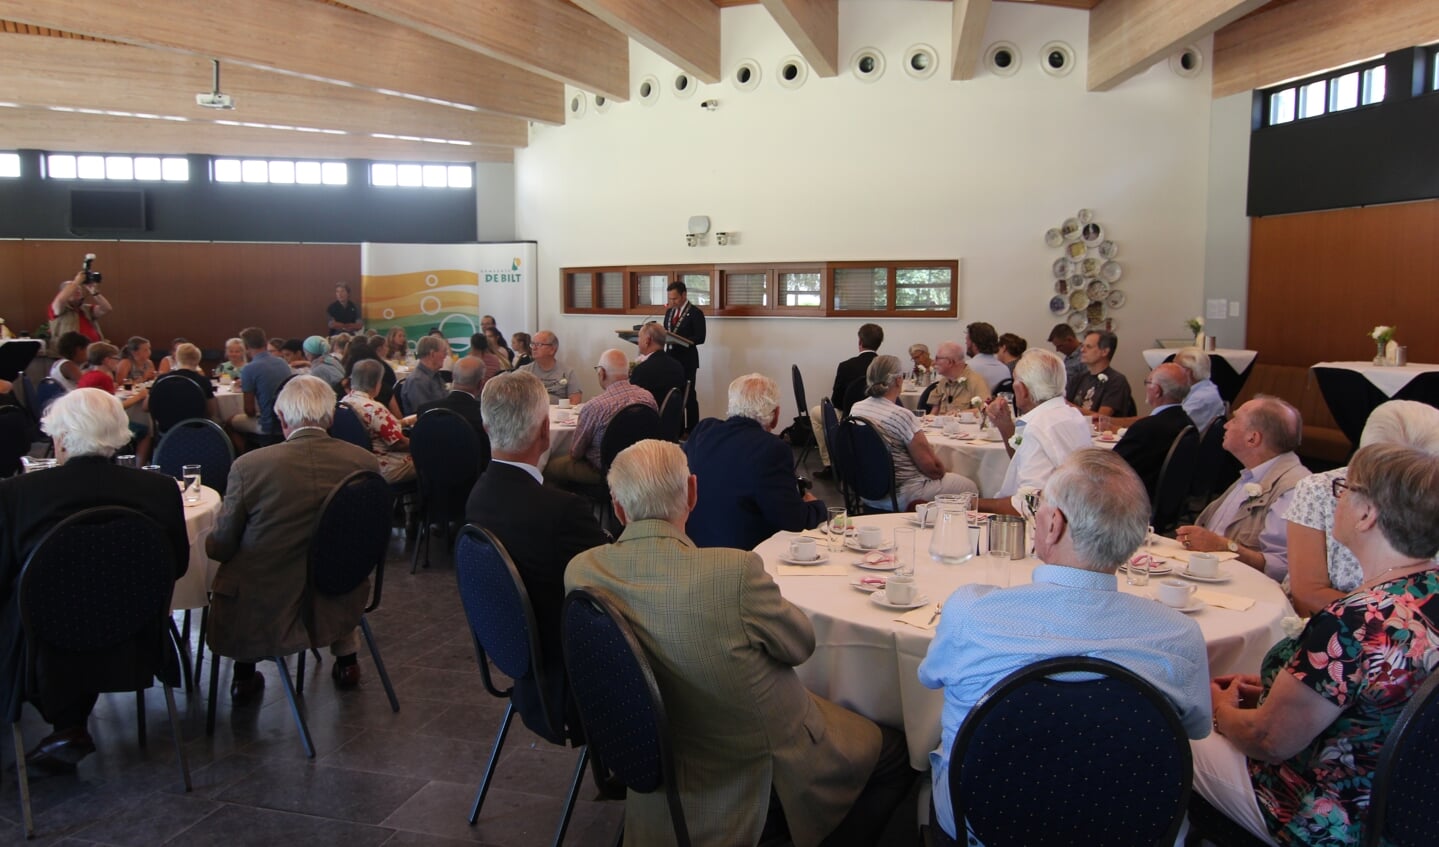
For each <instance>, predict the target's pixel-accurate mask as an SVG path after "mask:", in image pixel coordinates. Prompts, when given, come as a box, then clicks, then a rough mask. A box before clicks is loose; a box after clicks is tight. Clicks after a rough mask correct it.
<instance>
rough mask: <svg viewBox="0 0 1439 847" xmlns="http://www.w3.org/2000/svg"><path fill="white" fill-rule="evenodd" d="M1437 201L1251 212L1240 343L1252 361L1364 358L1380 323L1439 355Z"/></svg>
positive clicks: (1431, 358) (1420, 354)
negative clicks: (1254, 354)
mask: <svg viewBox="0 0 1439 847" xmlns="http://www.w3.org/2000/svg"><path fill="white" fill-rule="evenodd" d="M1436 316H1439V201H1433V200H1430V201H1424V202H1419V203H1400V204H1394V205H1389V206H1369V207H1363V208H1354V209H1336V210H1333V211H1326V212H1307V213H1304V214H1296V215H1276V216H1273V217H1264V218H1254V219H1253V220H1252V221H1251V224H1250V254H1249V318H1248V322H1247V324H1246V333H1247V344H1248V346H1249V347H1250V348H1251V349H1254V350H1258V351H1259V356H1260V361H1263V362H1267V363H1269V364H1275V365H1301V366H1305V367H1307V366H1309V365H1311V364H1313V363H1315V362H1321V361H1353V360H1369V359H1372V358H1373V357H1374V342H1372V341H1370V340H1369V332H1370V331H1371V330H1372V329H1373V328H1374V327H1375V326H1376V325H1378V324H1390V325H1394V326H1397V327H1398V330H1399V331H1398V335H1397V339H1398V341H1399V343H1400V344H1404V345H1406V346H1408V348H1409V361H1411V362H1439V333H1435V332H1434V329H1433V321H1434V319H1435V317H1436Z"/></svg>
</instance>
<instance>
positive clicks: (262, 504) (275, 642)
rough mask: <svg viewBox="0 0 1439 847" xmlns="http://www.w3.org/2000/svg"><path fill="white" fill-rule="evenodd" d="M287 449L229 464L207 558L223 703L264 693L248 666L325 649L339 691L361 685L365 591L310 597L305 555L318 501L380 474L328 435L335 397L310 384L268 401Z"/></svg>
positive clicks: (370, 458)
mask: <svg viewBox="0 0 1439 847" xmlns="http://www.w3.org/2000/svg"><path fill="white" fill-rule="evenodd" d="M275 415H276V418H277V419H278V421H279V424H280V430H281V432H282V433H283V434H284V438H285V440H284V442H283V443H280V444H275V445H272V446H270V447H266V448H264V449H262V450H252V451H250V452H249V453H246V454H245V455H243V456H241V457H240V458H238V459H236V460H235V464H234V465H233V466H231V468H230V478H229V482H228V484H227V486H226V489H225V502H224V505H223V506H221V508H220V516H219V519H218V520H217V521H216V523H215V529H214V530H213V531H212V532H211V533H210V537H209V538H208V539H206V541H205V552H206V553H208V554H209V556H210V558H211V559H214V560H215V561H217V562H219V563H220V568H219V570H217V571H216V572H215V580H214V582H213V583H212V584H211V586H210V624H209V635H208V637H207V641H208V642H209V644H210V649H211V650H214V651H215V652H216V653H217V654H219V655H221V656H230V657H232V658H234V659H235V670H234V676H233V680H232V682H231V684H230V702H231V704H232V705H234V706H241V705H245V704H246V703H251V702H254V701H255V700H256V699H257V698H258V696H259V694H260V692H261V691H262V690H263V689H264V687H265V678H264V677H263V676H261V675H260V674H258V673H256V672H255V659H257V658H259V657H263V656H274V655H286V654H289V653H294V652H299V651H301V650H307V649H309V648H311V647H316V648H318V647H324V646H326V645H328V646H329V648H330V652H331V654H333V655H334V656H335V657H336V659H335V664H334V665H333V666H332V667H331V676H332V677H333V678H334V680H335V684H336V685H337V686H339V687H340V688H353V687H355V686H356V685H358V684H359V681H360V666H359V665H358V664H356V659H355V654H356V652H357V651H358V650H359V638H358V637H357V635H356V631H355V627H356V626H358V625H359V623H360V613H361V612H363V611H364V608H365V603H366V602H368V600H369V596H370V583H369V580H365V582H364V584H362V585H360V586H357V587H356V588H355V589H354V590H353V591H351V592H350V593H349V594H346V595H343V596H338V597H336V596H326V595H319V594H313V593H312V592H311V591H310V589H309V567H308V561H309V552H310V543H311V541H312V540H313V532H314V527H315V519H316V518H317V517H318V516H319V514H320V509H321V507H323V505H324V503H325V498H326V497H327V496H328V495H329V493H330V490H331V489H333V488H334V487H335V486H336V485H337V484H339V482H340V481H341V480H343V479H344V478H345V477H347V476H349V475H350V474H352V473H354V472H355V471H362V470H363V471H375V472H376V473H378V472H379V470H380V464H379V461H378V460H377V459H376V458H375V457H374V455H372V454H371V453H370V452H369V451H367V450H364V449H362V448H359V447H356V446H355V445H353V444H350V443H349V442H346V441H342V440H340V439H338V438H331V437H330V434H329V432H328V430H329V428H330V424H331V423H332V422H333V420H334V415H335V391H334V389H332V388H330V385H329V383H327V382H325V381H324V380H323V379H321V378H319V377H316V376H308V375H301V376H297V377H294V378H293V379H291V380H290V381H289V382H287V383H285V387H284V388H282V389H280V393H279V395H278V396H277V397H276V398H275Z"/></svg>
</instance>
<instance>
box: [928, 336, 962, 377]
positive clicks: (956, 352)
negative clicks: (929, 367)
mask: <svg viewBox="0 0 1439 847" xmlns="http://www.w3.org/2000/svg"><path fill="white" fill-rule="evenodd" d="M934 368H935V370H937V371H939V373H940V375H942V376H945V377H949V378H953V377H956V376H958V375H959V372H960V371H962V370H964V348H963V347H961V346H959V344H958V343H957V342H954V341H946V342H944V343H943V344H941V345H939V349H938V350H936V351H935V353H934Z"/></svg>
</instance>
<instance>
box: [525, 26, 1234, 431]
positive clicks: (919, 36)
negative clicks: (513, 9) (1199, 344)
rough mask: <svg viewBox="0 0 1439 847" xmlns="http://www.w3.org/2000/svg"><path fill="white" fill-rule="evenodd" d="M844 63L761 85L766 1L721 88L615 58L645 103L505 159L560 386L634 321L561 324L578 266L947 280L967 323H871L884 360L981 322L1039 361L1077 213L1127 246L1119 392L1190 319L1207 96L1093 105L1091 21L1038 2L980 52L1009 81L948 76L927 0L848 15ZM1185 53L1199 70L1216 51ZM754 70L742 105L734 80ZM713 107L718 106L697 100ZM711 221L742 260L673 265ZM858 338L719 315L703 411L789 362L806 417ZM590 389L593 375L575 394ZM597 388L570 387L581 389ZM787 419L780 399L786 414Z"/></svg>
mask: <svg viewBox="0 0 1439 847" xmlns="http://www.w3.org/2000/svg"><path fill="white" fill-rule="evenodd" d="M840 10H841V15H840V24H841V32H840V55H841V61H842V62H843V63H844V66H845V67H844V69H843V70H842V71H841V73H840V75H839V76H838V77H836V78H831V79H819V78H817V77H815V76H813V75H811V76H810V78H809V80H808V82H807V83H806V84H805V85H804V87H803V88H801V89H800V90H798V91H791V90H787V89H784V88H782V87H780V86H779V85H778V83H777V82H776V79H777V68H778V66H779V64H780V61H781V60H782V59H783V58H784V57H786V56H790V55H793V54H795V52H796V51H795V50H794V48H793V46H792V45H791V44H790V43H789V42H788V41H787V39H786V38H785V37H784V35H783V34H782V33H781V32H780V30H779V28H778V27H777V26H776V25H775V24H774V22H773V20H772V19H771V18H770V17H769V15H768V13H766V12H765V11H764V9H763V8H762V7H759V6H743V7H735V8H728V9H725V10H724V11H723V13H722V14H723V18H722V20H723V27H724V30H723V44H724V52H723V72H724V74H725V78H724V80H723V81H722V82H720V83H719V84H716V85H709V86H700V87H699V90H698V91H696V93H695V94H694V95H693V96H692V97H690V98H688V99H679V98H677V97H675V95H674V94H673V92H672V90H671V86H670V82H671V80H672V79H673V77H674V76H675V74H676V70H675V69H674V68H673V67H672V66H670V65H669V64H668V63H666V62H665V61H663V60H661V59H659V58H658V57H657V56H655V55H654V54H652V53H650V52H649V51H647V50H645V49H643V48H640V47H638V46H633V45H632V49H631V90H632V91H633V90H635V89H637V87H638V84H639V80H640V79H641V78H642V77H643V76H645V75H647V74H651V73H652V74H654V75H655V76H656V77H658V78H659V79H660V81H661V85H662V94H661V97H660V100H659V102H658V103H656V104H654V105H651V106H646V105H643V104H641V103H640V102H638V100H634V101H631V102H629V103H614V104H611V105H610V107H609V109H608V111H606V112H604V113H600V112H598V111H597V110H596V109H595V107H594V104H593V101H592V100H591V101H590V102H589V105H588V108H587V110H586V112H585V114H584V115H583V116H582V117H580V118H578V119H576V118H571V120H570V122H569V124H568V125H567V126H564V127H542V128H536V129H535V130H534V131H532V133H531V143H530V146H529V147H528V148H527V149H524V150H521V151H519V153H518V154H517V156H516V166H515V167H516V215H515V227H516V232H515V236H516V237H517V238H520V239H535V240H537V241H538V242H539V279H540V299H539V304H540V305H539V313H540V321H541V323H542V324H544V325H545V326H546V328H551V329H554V330H555V331H556V332H558V333H559V335H560V337H561V355H562V356H563V357H565V359H566V360H567V361H568V362H569V364H570V365H571V366H573V367H575V368H576V370H577V371H583V372H585V373H589V368H587V367H585V366H587V365H588V364H590V363H592V362H593V361H594V360H595V358H596V357H597V356H598V354H599V353H600V351H601V350H602V349H603V348H605V347H608V346H620V347H624V346H625V345H623V343H616V340H615V338H614V333H613V331H614V329H615V328H617V327H621V326H625V325H628V324H630V323H632V322H634V319H633V318H630V317H618V316H608V317H606V316H567V315H562V314H561V305H560V302H561V301H560V282H559V278H560V274H559V269H560V268H561V267H566V266H575V265H600V264H625V263H628V264H640V263H677V262H685V261H692V262H724V261H729V262H739V261H797V260H820V259H946V258H957V259H959V260H960V261H961V273H960V275H961V299H960V310H959V311H960V318H959V320H958V321H956V320H952V319H949V320H937V319H908V320H899V319H893V320H887V321H884V322H883V323H884V327H885V331H886V333H887V340H886V343H885V345H884V348H883V349H882V351H881V352H885V353H895V354H896V355H903V351H904V349H905V348H906V347H907V346H908V344H909V343H911V342H914V341H924V342H927V343H929V344H930V346H931V349H933V347H934V346H935V345H936V344H937V343H938V342H939V341H942V340H945V339H958V338H960V337H961V336H962V333H963V330H962V327H963V325H964V324H965V323H967V322H969V321H974V320H986V321H989V322H991V323H993V324H994V325H995V326H996V327H997V328H998V330H999V331H1000V332H1005V331H1012V332H1017V333H1019V334H1020V335H1022V336H1024V337H1025V338H1027V339H1029V341H1030V343H1031V345H1043V344H1044V339H1045V338H1046V337H1047V335H1048V332H1049V329H1050V327H1051V326H1052V325H1053V324H1054V323H1055V319H1054V318H1053V317H1052V316H1051V315H1050V314H1049V311H1048V309H1047V308H1046V301H1047V300H1048V297H1049V294H1050V293H1051V292H1050V287H1051V285H1052V278H1051V275H1050V270H1049V267H1050V264H1051V262H1052V261H1053V259H1054V258H1056V257H1057V255H1058V251H1057V250H1054V249H1051V248H1048V247H1046V246H1045V245H1044V241H1043V235H1044V231H1045V230H1046V229H1047V228H1049V227H1052V226H1058V225H1059V223H1060V222H1061V221H1062V220H1063V219H1064V218H1065V217H1067V216H1070V215H1073V214H1074V213H1075V212H1076V210H1078V209H1079V208H1081V207H1090V208H1093V209H1095V210H1096V212H1097V213H1098V220H1099V221H1100V222H1101V223H1103V224H1104V225H1105V226H1106V227H1107V228H1108V231H1109V233H1110V235H1111V237H1112V238H1114V239H1115V240H1116V241H1117V242H1118V244H1119V248H1120V252H1119V259H1120V260H1121V261H1122V263H1123V265H1124V271H1125V273H1124V278H1123V280H1122V282H1121V287H1123V288H1124V289H1126V290H1127V291H1128V293H1129V301H1128V303H1127V304H1126V306H1125V307H1124V308H1123V309H1121V310H1119V311H1117V312H1116V313H1115V318H1116V327H1115V328H1116V331H1117V332H1118V333H1119V334H1120V355H1119V358H1118V362H1117V366H1118V367H1119V368H1120V369H1121V370H1122V371H1125V372H1126V373H1127V374H1128V375H1129V376H1130V380H1131V383H1133V384H1134V385H1135V386H1136V387H1138V386H1139V384H1140V382H1141V381H1142V375H1143V373H1144V370H1145V368H1144V365H1143V364H1142V360H1141V359H1140V356H1139V351H1140V350H1141V349H1143V348H1144V347H1148V346H1151V345H1152V343H1153V339H1154V338H1156V337H1176V336H1179V335H1183V334H1184V327H1183V323H1182V322H1183V320H1184V319H1185V318H1187V317H1189V316H1191V315H1193V314H1195V313H1196V312H1197V310H1198V309H1199V308H1200V307H1201V298H1202V294H1203V288H1204V259H1205V246H1206V242H1205V225H1206V217H1205V208H1206V194H1207V190H1208V180H1207V174H1206V169H1207V168H1208V165H1209V150H1208V146H1209V111H1210V99H1209V90H1210V79H1209V76H1208V73H1207V66H1208V62H1206V63H1205V65H1206V72H1205V73H1204V74H1202V75H1200V76H1199V77H1198V78H1195V79H1184V78H1181V77H1179V76H1176V75H1175V74H1174V73H1173V72H1172V71H1170V69H1169V67H1168V65H1167V63H1161V64H1160V65H1158V66H1156V67H1154V68H1151V69H1150V70H1149V71H1147V72H1145V73H1143V74H1141V75H1140V76H1138V77H1137V78H1135V79H1133V80H1130V81H1129V82H1127V83H1125V84H1123V85H1121V86H1119V87H1118V88H1117V89H1116V90H1114V91H1111V92H1106V93H1098V94H1090V93H1087V92H1086V91H1085V89H1084V65H1085V61H1086V56H1085V46H1086V43H1087V16H1086V14H1085V13H1084V12H1079V11H1073V10H1067V9H1059V8H1054V7H1027V6H1022V5H1020V4H1011V3H1004V4H996V5H995V7H994V10H993V11H992V13H991V15H990V21H989V27H988V31H987V34H986V38H985V41H986V42H987V43H991V42H994V41H996V40H1001V39H1003V40H1008V41H1012V42H1014V43H1015V44H1017V45H1018V46H1019V48H1020V50H1021V51H1022V54H1023V64H1022V67H1021V68H1020V70H1019V72H1018V73H1017V74H1016V75H1015V76H1012V77H1009V78H1000V77H995V76H991V75H989V74H988V72H985V71H982V72H981V75H980V77H979V78H977V79H975V80H971V81H968V82H952V81H950V80H949V67H948V60H947V58H945V57H947V56H948V54H949V51H950V43H949V42H950V38H949V32H950V14H951V7H950V5H949V4H946V3H932V2H923V1H922V0H842V2H841V4H840ZM1054 39H1059V40H1063V41H1065V42H1067V43H1068V44H1069V45H1070V46H1071V47H1072V48H1073V49H1074V50H1075V52H1076V54H1077V67H1076V69H1075V71H1074V72H1073V73H1072V74H1070V75H1069V76H1067V77H1064V78H1058V79H1056V78H1053V77H1050V76H1048V75H1047V74H1045V73H1044V72H1043V71H1042V70H1041V69H1040V67H1039V61H1038V60H1039V51H1040V47H1041V46H1042V45H1043V44H1045V43H1046V42H1048V41H1050V40H1054ZM919 42H923V43H927V44H929V45H931V46H933V47H934V48H935V49H936V50H937V51H938V53H939V55H940V57H941V66H940V68H939V69H938V71H937V73H936V74H935V75H934V76H933V77H931V78H929V79H926V80H915V79H912V78H910V77H909V76H908V75H907V74H906V73H905V72H904V69H903V67H902V64H903V58H904V51H905V50H906V49H907V48H908V47H909V46H911V45H913V44H915V43H919ZM864 46H874V47H877V48H879V49H880V50H881V51H882V52H883V53H884V55H885V57H886V60H887V70H886V72H885V74H884V76H883V78H882V79H880V80H878V81H876V82H872V83H864V82H859V81H857V80H856V79H854V77H853V76H852V75H851V74H850V73H849V71H848V62H849V57H850V56H852V55H853V54H854V53H855V52H856V51H857V50H858V49H859V48H861V47H864ZM1200 46H1201V49H1203V50H1204V51H1205V53H1206V55H1207V54H1208V51H1209V45H1208V43H1207V42H1206V43H1204V44H1202V45H1200ZM745 58H754V59H756V60H758V61H759V63H760V65H761V67H762V69H763V80H762V82H761V83H760V85H759V88H758V89H757V90H756V91H753V92H749V93H745V92H740V91H738V90H736V89H735V88H734V87H733V85H732V83H731V81H730V80H731V77H732V75H733V71H734V68H735V66H736V65H737V64H738V63H739V62H740V61H741V60H742V59H745ZM708 98H715V99H718V100H719V101H720V107H719V109H718V110H717V111H714V112H707V111H704V110H702V109H701V108H700V107H699V103H700V101H701V100H704V99H708ZM696 214H704V215H709V216H710V217H711V219H712V221H713V223H714V228H715V229H717V230H728V231H737V232H739V233H740V234H741V237H740V239H739V243H738V244H737V245H733V246H729V247H718V246H716V245H715V244H714V242H713V241H712V240H711V242H710V244H709V246H707V247H702V248H688V247H686V246H685V244H684V239H683V234H684V231H685V221H686V220H687V218H688V217H689V216H690V215H696ZM860 323H861V321H860V320H840V319H833V318H831V319H790V318H748V319H746V318H728V319H725V318H719V319H713V320H711V321H710V322H709V341H708V343H706V344H705V345H704V347H702V348H701V370H700V376H699V382H700V385H699V391H700V404H701V411H702V413H704V414H721V413H722V412H723V405H724V391H725V387H726V385H727V384H728V382H729V380H730V379H732V378H733V377H734V376H737V375H739V374H741V373H745V372H748V371H754V370H758V371H763V372H765V373H767V374H770V375H771V376H773V377H775V378H776V379H779V380H780V381H781V384H782V385H783V386H785V394H786V397H787V398H788V395H789V391H788V371H789V365H790V364H791V363H798V364H799V365H800V367H801V369H802V370H803V372H804V375H805V379H806V382H807V385H808V388H809V396H810V398H811V399H812V400H813V399H816V398H818V396H819V395H820V394H822V393H824V392H826V391H827V390H828V386H829V383H830V381H831V380H832V378H833V373H834V365H835V363H836V362H838V361H839V360H840V359H841V358H844V357H847V356H850V355H852V354H853V350H854V348H855V330H856V329H857V327H858V325H859V324H860ZM585 379H586V381H592V379H593V378H592V377H588V376H587V377H585ZM594 390H595V386H594V385H592V384H591V385H589V386H587V393H593V391H594ZM790 414H792V400H789V399H787V400H786V404H785V415H786V416H788V415H790Z"/></svg>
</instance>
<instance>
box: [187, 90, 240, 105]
mask: <svg viewBox="0 0 1439 847" xmlns="http://www.w3.org/2000/svg"><path fill="white" fill-rule="evenodd" d="M195 105H197V106H204V107H205V108H206V109H233V108H235V98H233V97H231V96H230V95H228V94H221V93H220V92H218V91H206V92H201V93H199V94H196V95H195Z"/></svg>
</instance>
